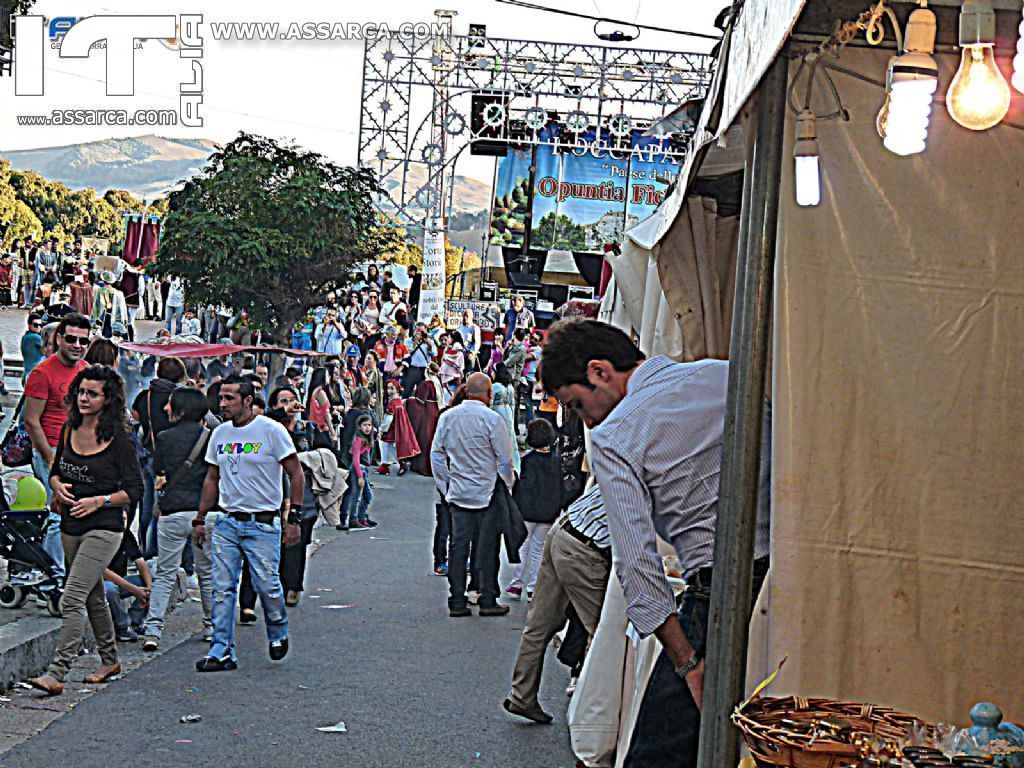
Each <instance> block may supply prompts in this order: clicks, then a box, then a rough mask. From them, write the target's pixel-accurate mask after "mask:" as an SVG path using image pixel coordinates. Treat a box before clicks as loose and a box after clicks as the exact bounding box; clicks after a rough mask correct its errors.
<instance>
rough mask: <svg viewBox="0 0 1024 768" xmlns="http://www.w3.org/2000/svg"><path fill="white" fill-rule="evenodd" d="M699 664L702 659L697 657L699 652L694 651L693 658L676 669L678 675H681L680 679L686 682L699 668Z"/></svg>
mask: <svg viewBox="0 0 1024 768" xmlns="http://www.w3.org/2000/svg"><path fill="white" fill-rule="evenodd" d="M698 664H700V657H699V656H698V655H697V652H696V651H694V652H693V656H691V657H690V660H689V661H687V662H686V663H685V664H682V665H681V666H678V667H676V674H677V675H679V679H680V680H683V681H684V682H685V680H686V676H687V675H688V674H690V673H691V672H693V670H694V669H696V668H697V665H698Z"/></svg>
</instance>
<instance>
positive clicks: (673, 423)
mask: <svg viewBox="0 0 1024 768" xmlns="http://www.w3.org/2000/svg"><path fill="white" fill-rule="evenodd" d="M728 377H729V366H728V363H727V362H725V361H722V360H700V361H698V362H694V363H676V362H673V361H672V360H670V359H669V358H667V357H655V358H652V359H651V360H645V359H644V356H643V354H642V353H641V352H640V351H639V350H638V349H637V348H636V346H635V345H634V344H633V343H632V341H631V340H630V339H629V337H628V336H626V335H625V334H624V333H622V332H621V331H619V330H618V329H616V328H613V327H612V326H610V325H606V324H604V323H599V322H596V321H593V320H578V319H573V320H564V321H561V322H559V323H557V324H556V325H555V326H553V327H552V328H551V330H550V331H549V333H548V337H547V342H546V344H545V346H544V362H543V364H542V366H541V378H542V381H543V384H544V388H545V389H546V390H547V391H548V392H550V393H552V394H554V395H555V396H556V397H557V398H558V399H559V400H560V401H561V402H562V403H563V404H564V405H565V406H566V407H568V408H571V409H573V410H574V411H576V413H578V414H579V416H580V418H582V419H583V422H584V423H585V424H586V425H587V426H588V427H590V428H591V429H592V430H593V431H592V433H591V436H592V451H591V454H590V456H589V459H590V464H591V467H592V468H593V470H594V474H595V476H596V477H597V481H598V484H599V485H600V487H601V494H602V496H603V497H604V504H605V510H606V513H607V516H608V528H609V533H610V534H611V543H612V552H613V553H614V566H615V571H616V574H617V576H618V578H619V581H620V582H621V583H622V588H623V591H624V592H625V595H626V606H627V607H626V613H627V615H628V617H629V620H630V621H631V622H632V624H633V626H634V628H635V629H636V631H637V632H638V633H639V634H640V635H641V636H642V637H646V636H648V635H651V634H654V635H656V636H657V637H658V639H659V640H660V641H661V644H662V646H663V647H664V652H663V653H662V654H661V655H660V657H659V658H658V661H657V663H656V664H655V668H654V671H653V673H652V674H651V679H650V682H649V683H648V686H647V690H646V692H645V693H644V699H643V702H642V704H641V707H640V712H639V715H638V718H637V723H636V727H635V728H634V731H633V738H632V741H631V743H630V744H629V752H628V754H627V757H626V762H625V765H626V766H628V767H629V768H653V767H654V766H657V767H658V768H665V767H666V766H680V767H682V766H687V767H689V766H693V765H696V762H697V740H698V736H699V733H700V703H701V699H702V696H703V688H704V654H705V650H706V649H705V642H706V629H707V615H708V600H709V597H710V591H711V572H712V567H713V559H714V550H715V519H716V513H717V509H718V479H719V474H720V472H721V461H722V436H723V431H724V426H725V399H726V388H727V382H728ZM769 436H770V430H765V440H766V441H767V440H768V438H769ZM768 453H769V452H768V451H767V450H763V451H762V457H763V458H762V473H761V494H760V504H759V509H758V531H757V541H756V546H755V558H756V562H755V569H754V597H756V595H757V592H758V591H759V589H760V586H761V582H762V581H763V579H764V575H765V573H766V571H767V561H768V527H769V526H768V522H769V517H768V498H769V495H768V480H769V473H768ZM658 535H660V536H661V537H662V538H663V539H664V540H665V541H667V542H669V543H670V544H671V545H672V546H673V547H674V549H675V550H676V552H677V554H678V555H679V560H680V562H681V563H682V565H683V578H684V579H685V581H686V586H687V589H686V592H685V594H684V598H683V602H682V606H681V607H680V608H679V610H678V614H677V611H676V603H675V599H674V597H673V593H672V590H671V588H670V587H669V584H668V581H667V579H666V577H665V573H664V570H663V567H662V561H661V557H660V556H659V555H658V548H657V536H658ZM751 605H753V597H752V599H751ZM620 747H621V748H625V747H626V745H620Z"/></svg>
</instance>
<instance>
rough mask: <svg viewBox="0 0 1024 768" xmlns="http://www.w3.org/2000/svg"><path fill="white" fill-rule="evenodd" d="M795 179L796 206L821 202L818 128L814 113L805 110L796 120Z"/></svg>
mask: <svg viewBox="0 0 1024 768" xmlns="http://www.w3.org/2000/svg"><path fill="white" fill-rule="evenodd" d="M793 158H794V160H795V163H796V165H795V171H796V173H795V177H796V204H797V205H817V204H818V203H820V202H821V170H820V169H819V167H818V128H817V120H816V119H815V117H814V113H813V112H812V111H811V110H809V109H805V110H804V111H803V112H801V113H800V116H799V117H798V118H797V119H796V145H795V146H794V147H793Z"/></svg>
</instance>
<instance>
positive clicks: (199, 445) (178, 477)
mask: <svg viewBox="0 0 1024 768" xmlns="http://www.w3.org/2000/svg"><path fill="white" fill-rule="evenodd" d="M201 429H202V432H200V433H199V439H198V440H196V444H195V445H193V446H192V451H191V452H190V453H189V455H188V458H187V459H185V463H184V464H182V465H181V466H180V467H178V471H177V472H175V473H174V474H173V475H171V479H170V480H168V481H167V482H166V483H164V487H163V488H161V489H160V492H159V493H158V494H157V495H156V501H154V502H153V517H160V500H161V499H162V498H164V496H165V495H166V494H167V492H168V491H169V490H170V489H171V488H173V487H174V486H175V485H177V484H178V483H180V482H181V481H182V480H184V479H185V475H187V474H188V471H189V470H190V469H192V467H193V466H194V465H195V463H196V459H198V458H199V456H200V454H201V453H202V452H203V449H204V448H206V442H207V441H208V440H209V439H210V434H211V433H210V430H208V429H207V428H206V427H205V426H204V427H202V428H201Z"/></svg>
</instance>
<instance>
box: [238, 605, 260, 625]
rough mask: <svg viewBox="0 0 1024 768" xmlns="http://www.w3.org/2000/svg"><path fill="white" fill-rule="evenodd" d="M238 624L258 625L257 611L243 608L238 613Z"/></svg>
mask: <svg viewBox="0 0 1024 768" xmlns="http://www.w3.org/2000/svg"><path fill="white" fill-rule="evenodd" d="M238 623H239V624H255V623H256V611H254V610H253V609H252V608H243V609H242V610H240V611H239V612H238Z"/></svg>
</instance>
